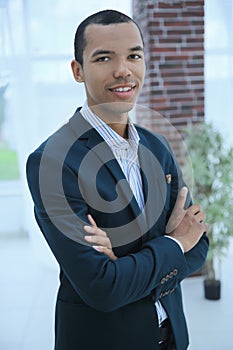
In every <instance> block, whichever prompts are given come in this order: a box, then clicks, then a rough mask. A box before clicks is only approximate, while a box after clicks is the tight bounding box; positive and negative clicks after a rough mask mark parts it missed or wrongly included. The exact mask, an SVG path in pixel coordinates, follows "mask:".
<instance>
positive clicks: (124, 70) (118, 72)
mask: <svg viewBox="0 0 233 350" xmlns="http://www.w3.org/2000/svg"><path fill="white" fill-rule="evenodd" d="M131 75H132V72H131V70H130V67H129V62H127V61H125V60H120V61H119V62H118V63H116V64H115V66H114V72H113V76H114V78H115V79H119V78H127V77H130V76H131Z"/></svg>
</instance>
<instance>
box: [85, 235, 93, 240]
mask: <svg viewBox="0 0 233 350" xmlns="http://www.w3.org/2000/svg"><path fill="white" fill-rule="evenodd" d="M84 238H85V240H86V241H91V240H92V236H84Z"/></svg>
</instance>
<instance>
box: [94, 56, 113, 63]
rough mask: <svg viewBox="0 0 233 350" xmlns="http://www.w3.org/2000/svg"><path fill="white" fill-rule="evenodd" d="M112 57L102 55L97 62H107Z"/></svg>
mask: <svg viewBox="0 0 233 350" xmlns="http://www.w3.org/2000/svg"><path fill="white" fill-rule="evenodd" d="M109 60H110V58H109V57H108V56H102V57H98V58H97V59H96V62H106V61H109Z"/></svg>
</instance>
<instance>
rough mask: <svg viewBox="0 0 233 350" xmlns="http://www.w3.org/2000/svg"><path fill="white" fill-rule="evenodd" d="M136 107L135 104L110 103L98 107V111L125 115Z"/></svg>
mask: <svg viewBox="0 0 233 350" xmlns="http://www.w3.org/2000/svg"><path fill="white" fill-rule="evenodd" d="M134 105H135V102H134V101H133V102H125V101H124V102H123V101H120V102H109V103H104V104H102V105H99V106H98V109H101V110H102V111H106V112H108V113H111V114H116V115H118V114H125V113H128V112H130V111H131V110H132V109H133V107H134Z"/></svg>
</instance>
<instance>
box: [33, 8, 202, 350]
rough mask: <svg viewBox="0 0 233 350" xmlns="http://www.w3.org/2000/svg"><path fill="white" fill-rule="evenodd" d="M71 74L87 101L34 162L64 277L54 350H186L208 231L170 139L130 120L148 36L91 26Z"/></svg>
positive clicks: (44, 220)
mask: <svg viewBox="0 0 233 350" xmlns="http://www.w3.org/2000/svg"><path fill="white" fill-rule="evenodd" d="M71 66H72V70H73V75H74V78H75V79H76V81H77V82H79V83H84V86H85V90H86V96H87V102H86V103H85V105H84V106H83V107H82V108H81V109H80V108H79V109H78V110H77V111H76V113H75V114H74V116H73V117H72V118H71V119H70V120H69V122H68V123H67V124H66V125H64V126H63V127H62V128H61V129H60V130H58V131H57V132H56V133H55V134H53V135H52V136H51V137H50V138H49V139H48V140H46V141H45V142H44V143H43V144H42V145H41V146H40V147H39V148H38V149H37V150H36V151H35V152H33V153H32V154H31V155H30V157H29V159H28V162H27V178H28V183H29V187H30V190H31V194H32V197H33V201H34V204H35V217H36V220H37V222H38V225H39V226H40V228H41V231H42V233H43V234H44V236H45V238H46V240H47V242H48V244H49V246H50V248H51V250H52V252H53V254H54V255H55V257H56V259H57V261H58V263H59V265H60V269H61V274H60V282H61V284H60V288H59V291H58V296H57V304H56V324H55V349H56V350H78V349H80V350H92V349H102V350H107V349H108V350H109V349H111V350H116V349H121V350H131V349H133V350H142V349H146V350H156V349H177V350H185V349H186V348H187V346H188V334H187V327H186V322H185V317H184V314H183V307H182V297H181V288H180V282H181V281H182V280H183V279H184V278H185V277H187V276H188V275H190V274H191V273H193V272H194V271H195V270H197V269H199V268H200V267H201V266H202V265H203V264H204V262H205V258H206V254H207V249H208V241H207V238H206V236H205V234H204V232H205V231H207V225H206V224H205V223H204V220H205V213H204V212H203V211H202V210H201V208H200V206H199V205H198V204H194V205H192V204H191V201H190V198H189V195H188V193H187V189H186V188H185V187H184V183H183V180H182V175H181V172H180V170H179V167H178V165H177V162H176V160H175V158H174V155H173V153H172V151H171V149H170V147H169V145H168V143H167V141H166V140H165V139H164V138H163V137H162V136H160V135H155V134H152V133H150V132H149V131H147V130H145V129H142V128H140V127H137V126H135V125H133V124H132V122H131V121H130V119H129V117H128V112H129V111H130V110H131V109H132V108H133V106H134V104H135V102H136V98H137V96H138V94H139V92H140V90H141V88H142V85H143V80H144V75H145V61H144V53H143V39H142V34H141V32H140V29H139V27H138V26H137V24H136V23H135V22H134V21H133V20H132V19H131V18H129V17H128V16H126V15H124V14H121V13H119V12H117V11H111V10H107V11H102V12H99V13H96V14H94V15H92V16H90V17H88V18H87V19H85V20H84V21H83V22H82V23H81V24H80V26H79V27H78V29H77V32H76V36H75V60H73V61H72V63H71Z"/></svg>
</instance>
